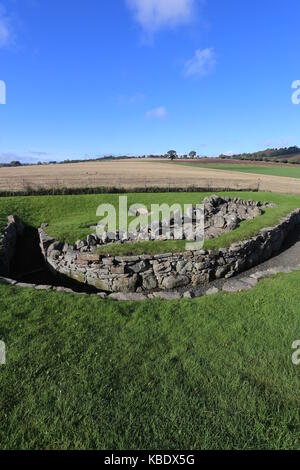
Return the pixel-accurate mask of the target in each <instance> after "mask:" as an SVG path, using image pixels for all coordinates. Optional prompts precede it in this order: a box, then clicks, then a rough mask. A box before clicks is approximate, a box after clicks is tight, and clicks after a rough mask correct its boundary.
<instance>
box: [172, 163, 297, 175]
mask: <svg viewBox="0 0 300 470" xmlns="http://www.w3.org/2000/svg"><path fill="white" fill-rule="evenodd" d="M178 165H184V166H190V165H191V166H194V167H197V168H209V169H211V170H225V171H238V172H241V173H252V174H255V175H270V176H280V177H282V176H283V177H288V178H300V166H298V165H282V166H280V165H276V166H275V165H256V164H255V163H253V164H250V163H246V164H244V165H243V164H236V163H212V164H210V163H205V164H202V165H201V164H200V163H196V162H195V163H193V162H189V163H178Z"/></svg>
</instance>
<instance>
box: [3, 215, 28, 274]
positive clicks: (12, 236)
mask: <svg viewBox="0 0 300 470" xmlns="http://www.w3.org/2000/svg"><path fill="white" fill-rule="evenodd" d="M23 231H24V225H23V224H22V222H21V221H20V219H19V218H18V217H17V216H13V215H10V216H9V217H8V225H7V227H6V228H5V229H4V231H3V234H2V236H1V238H0V275H1V276H8V275H9V274H10V264H11V260H12V258H13V256H14V254H15V248H16V243H17V237H18V236H22V234H23Z"/></svg>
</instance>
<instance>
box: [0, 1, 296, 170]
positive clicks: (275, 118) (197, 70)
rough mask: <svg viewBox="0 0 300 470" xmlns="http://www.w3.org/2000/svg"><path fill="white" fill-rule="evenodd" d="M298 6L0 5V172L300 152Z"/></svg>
mask: <svg viewBox="0 0 300 470" xmlns="http://www.w3.org/2000/svg"><path fill="white" fill-rule="evenodd" d="M299 14H300V3H299V0H289V1H288V2H283V1H282V0H243V1H241V0H101V1H99V0H85V1H82V0H0V64H1V67H0V80H4V81H5V83H6V87H7V102H6V105H5V106H4V105H1V106H0V161H5V160H6V161H7V160H9V159H16V158H17V159H22V160H24V161H37V160H48V159H62V158H68V157H69V158H82V157H85V156H91V157H93V156H97V155H103V154H115V155H118V154H149V153H162V152H166V151H167V150H169V149H170V148H172V149H173V148H175V149H176V150H177V151H178V152H180V153H186V152H189V151H190V150H192V149H195V150H196V151H197V152H198V153H200V154H203V155H204V154H206V155H217V154H220V153H221V152H240V151H255V150H257V149H262V148H265V147H270V146H271V147H278V146H286V145H300V139H299V124H300V106H295V105H293V104H292V101H291V95H292V89H291V85H292V82H293V81H294V80H297V79H298V80H299V79H300V61H299V46H300V36H299V26H298V23H299Z"/></svg>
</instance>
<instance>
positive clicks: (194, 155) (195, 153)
mask: <svg viewBox="0 0 300 470" xmlns="http://www.w3.org/2000/svg"><path fill="white" fill-rule="evenodd" d="M196 155H197V152H195V150H192V151H191V152H190V153H189V157H190V158H191V159H192V160H193V159H194V158H196Z"/></svg>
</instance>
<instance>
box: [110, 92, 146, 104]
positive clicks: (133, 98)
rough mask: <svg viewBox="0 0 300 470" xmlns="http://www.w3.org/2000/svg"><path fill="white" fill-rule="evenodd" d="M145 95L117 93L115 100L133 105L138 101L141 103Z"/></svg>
mask: <svg viewBox="0 0 300 470" xmlns="http://www.w3.org/2000/svg"><path fill="white" fill-rule="evenodd" d="M145 98H146V97H145V95H144V93H140V92H137V93H133V94H132V95H124V94H123V95H119V96H118V97H117V100H118V102H119V104H124V105H134V104H138V103H143V102H144V101H145Z"/></svg>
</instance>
